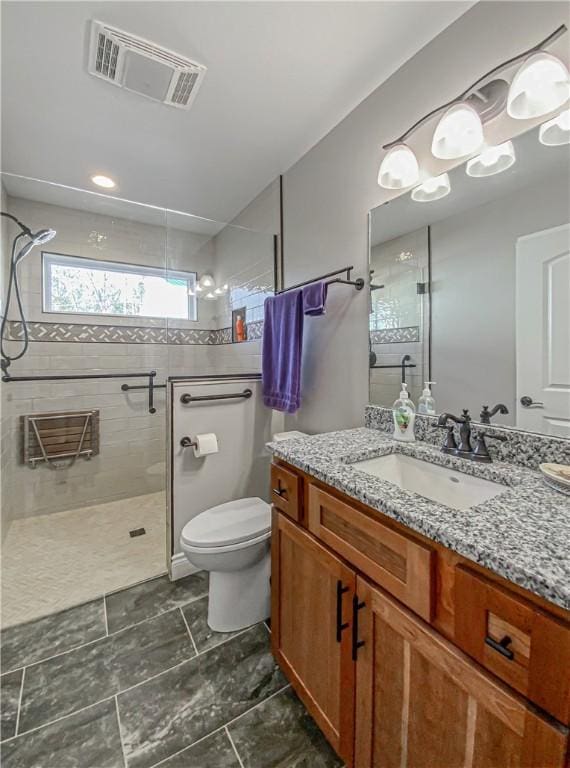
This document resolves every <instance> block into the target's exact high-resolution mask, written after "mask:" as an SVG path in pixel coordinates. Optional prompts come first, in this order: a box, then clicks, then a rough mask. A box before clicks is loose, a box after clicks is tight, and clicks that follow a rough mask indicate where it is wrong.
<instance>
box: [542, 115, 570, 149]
mask: <svg viewBox="0 0 570 768" xmlns="http://www.w3.org/2000/svg"><path fill="white" fill-rule="evenodd" d="M538 140H539V141H540V143H541V144H544V145H545V146H547V147H559V146H561V145H562V144H570V109H565V110H564V112H561V113H560V114H559V115H557V116H556V117H555V118H553V119H552V120H549V121H548V122H547V123H543V124H542V125H541V126H540V131H539V132H538Z"/></svg>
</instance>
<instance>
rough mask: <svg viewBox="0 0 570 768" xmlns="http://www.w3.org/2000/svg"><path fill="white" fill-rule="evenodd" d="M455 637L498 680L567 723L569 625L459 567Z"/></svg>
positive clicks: (569, 708)
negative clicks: (498, 678)
mask: <svg viewBox="0 0 570 768" xmlns="http://www.w3.org/2000/svg"><path fill="white" fill-rule="evenodd" d="M455 641H456V643H457V644H458V645H459V646H460V647H461V648H463V650H464V651H466V652H467V653H468V654H469V655H470V656H472V657H473V658H474V659H476V660H477V661H478V662H479V663H480V664H482V665H483V666H484V667H486V668H487V669H488V670H489V671H491V672H493V673H494V674H495V675H497V677H500V678H501V680H504V681H505V682H506V683H508V684H509V685H510V686H512V687H513V688H514V689H515V690H517V691H519V692H520V693H522V694H523V695H524V696H526V697H527V698H528V699H530V700H531V701H532V702H534V703H535V704H537V705H538V706H539V707H542V709H544V710H546V711H547V712H549V713H550V714H551V715H554V717H556V718H557V720H560V721H561V722H563V723H566V724H568V722H569V719H570V624H568V623H567V622H564V621H563V620H560V619H558V618H556V617H554V616H551V615H549V614H548V613H546V612H545V611H542V610H541V609H540V608H537V607H536V606H535V605H533V604H532V603H530V602H527V601H526V600H524V598H522V597H519V595H517V594H515V593H514V592H511V591H510V590H507V589H505V588H504V587H502V586H499V585H498V584H496V583H494V582H493V581H490V580H489V579H486V578H485V577H484V576H481V575H479V574H477V573H475V572H473V571H471V570H470V569H469V568H466V567H464V566H458V568H457V569H456V573H455Z"/></svg>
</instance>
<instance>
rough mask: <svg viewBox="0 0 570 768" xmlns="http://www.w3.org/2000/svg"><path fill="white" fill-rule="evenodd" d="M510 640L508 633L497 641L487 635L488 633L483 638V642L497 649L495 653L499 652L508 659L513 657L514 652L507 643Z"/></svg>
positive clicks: (510, 659) (509, 642)
mask: <svg viewBox="0 0 570 768" xmlns="http://www.w3.org/2000/svg"><path fill="white" fill-rule="evenodd" d="M512 642H513V641H512V639H511V638H510V637H509V636H508V635H505V636H504V637H503V639H502V640H499V641H497V640H494V639H493V638H492V637H489V635H487V637H486V638H485V643H486V644H487V645H488V646H489V648H492V649H493V650H494V651H497V653H500V654H501V656H504V657H505V659H509V661H512V660H513V659H514V658H515V654H514V653H513V652H512V651H511V649H510V648H509V645H510V644H511V643H512Z"/></svg>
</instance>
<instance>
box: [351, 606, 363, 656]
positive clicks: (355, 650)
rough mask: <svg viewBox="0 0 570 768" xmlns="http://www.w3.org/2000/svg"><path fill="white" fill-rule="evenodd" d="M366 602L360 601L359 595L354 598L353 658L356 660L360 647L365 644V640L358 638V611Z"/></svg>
mask: <svg viewBox="0 0 570 768" xmlns="http://www.w3.org/2000/svg"><path fill="white" fill-rule="evenodd" d="M365 605H366V603H364V602H359V601H358V595H354V596H353V598H352V660H353V661H356V660H357V658H358V649H359V648H362V646H363V645H364V640H359V639H358V611H360V610H361V609H362V608H364V606H365Z"/></svg>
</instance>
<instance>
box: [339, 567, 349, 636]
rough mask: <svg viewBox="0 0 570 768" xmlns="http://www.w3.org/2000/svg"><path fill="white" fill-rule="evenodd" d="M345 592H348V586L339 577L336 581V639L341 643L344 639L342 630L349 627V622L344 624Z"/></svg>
mask: <svg viewBox="0 0 570 768" xmlns="http://www.w3.org/2000/svg"><path fill="white" fill-rule="evenodd" d="M345 592H348V587H343V586H342V581H341V580H340V579H339V580H338V581H337V583H336V641H337V643H340V642H341V640H342V630H343V629H348V622H345V623H344V624H343V621H342V596H343V595H344V593H345Z"/></svg>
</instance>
